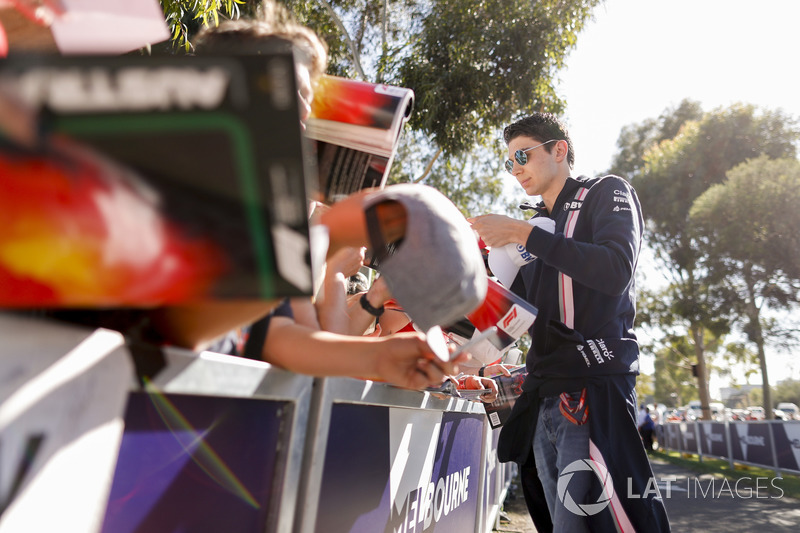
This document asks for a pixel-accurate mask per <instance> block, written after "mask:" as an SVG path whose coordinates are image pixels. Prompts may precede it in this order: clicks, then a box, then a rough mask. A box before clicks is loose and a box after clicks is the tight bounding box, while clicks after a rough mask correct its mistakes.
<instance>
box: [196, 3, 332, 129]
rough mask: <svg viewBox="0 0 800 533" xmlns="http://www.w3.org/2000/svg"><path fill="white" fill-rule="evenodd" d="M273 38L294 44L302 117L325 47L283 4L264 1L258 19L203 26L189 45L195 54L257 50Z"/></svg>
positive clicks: (323, 61) (321, 70) (308, 107)
mask: <svg viewBox="0 0 800 533" xmlns="http://www.w3.org/2000/svg"><path fill="white" fill-rule="evenodd" d="M274 39H283V40H286V41H289V42H291V43H292V45H293V46H294V50H295V58H296V61H297V67H298V68H297V83H298V91H299V93H300V97H301V113H302V116H303V117H302V118H303V120H305V119H306V118H307V116H308V113H309V112H310V110H311V101H312V100H313V97H314V89H315V88H316V85H317V82H318V81H319V79H320V78H321V77H322V75H323V74H324V73H325V70H327V68H328V47H327V45H326V44H325V42H324V41H323V40H322V39H320V38H319V36H318V35H317V34H316V33H315V32H314V31H313V30H311V29H310V28H307V27H305V26H303V25H302V24H300V23H299V22H297V20H296V19H295V18H294V17H293V16H292V14H291V13H290V12H289V11H288V9H286V8H285V7H284V6H283V5H281V4H277V3H275V2H273V1H271V0H266V1H265V2H264V5H263V6H262V7H261V9H260V14H259V16H258V17H257V18H252V19H237V20H226V21H224V22H222V23H221V24H220V25H218V26H213V27H211V26H209V27H205V28H203V29H202V30H201V31H200V32H199V33H198V34H197V36H196V37H195V38H194V40H193V42H192V45H193V46H194V51H195V53H196V54H206V53H209V52H213V53H217V54H236V53H244V52H250V53H252V52H254V51H255V53H259V52H258V47H259V45H266V44H267V43H269V42H272V41H273V40H274Z"/></svg>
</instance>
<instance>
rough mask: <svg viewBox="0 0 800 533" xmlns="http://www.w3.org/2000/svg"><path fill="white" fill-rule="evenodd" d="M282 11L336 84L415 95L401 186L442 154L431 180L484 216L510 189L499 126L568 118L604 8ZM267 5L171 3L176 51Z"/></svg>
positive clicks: (226, 0)
mask: <svg viewBox="0 0 800 533" xmlns="http://www.w3.org/2000/svg"><path fill="white" fill-rule="evenodd" d="M280 1H282V3H284V4H285V5H287V7H289V9H290V10H291V11H292V12H293V13H294V14H295V16H296V17H297V18H298V20H299V21H300V22H301V23H303V24H305V25H307V26H309V27H310V28H312V29H314V30H315V31H316V32H317V33H318V34H319V35H320V36H321V37H322V38H323V39H324V40H325V41H326V42H327V44H328V48H329V68H328V73H329V74H334V75H338V76H343V77H348V78H361V77H362V76H361V72H363V73H364V75H363V77H364V79H366V81H373V82H381V83H388V84H392V85H398V86H402V87H409V88H411V89H413V90H414V92H415V95H416V102H415V108H414V113H413V114H412V115H411V119H410V122H409V125H408V129H410V130H411V131H412V132H413V133H414V134H416V135H415V136H414V141H413V144H410V145H411V146H413V147H414V149H413V150H407V151H406V152H405V153H404V154H403V155H404V157H399V156H398V157H397V158H396V163H395V165H394V168H397V167H398V166H399V167H402V168H400V169H398V170H397V171H395V172H394V175H393V177H392V179H393V180H394V181H401V180H404V179H405V180H416V179H418V177H419V176H421V175H422V173H423V170H422V169H423V168H424V167H425V166H426V165H427V164H428V163H430V162H431V161H432V159H433V157H434V154H441V157H439V156H436V157H437V160H436V162H435V166H434V167H433V168H432V169H431V170H432V173H431V175H430V176H429V177H427V178H426V180H425V182H426V183H429V184H431V185H434V186H436V187H439V188H441V189H442V190H443V192H445V193H446V194H448V195H451V197H453V198H454V201H456V202H457V204H458V205H459V206H460V207H461V208H462V209H463V210H464V211H469V212H475V210H476V209H481V208H483V207H484V206H486V205H488V204H490V203H492V202H493V201H494V200H495V199H496V198H497V197H498V195H499V191H500V190H501V189H500V185H499V179H498V178H497V177H496V175H497V174H499V172H500V170H499V165H498V164H497V163H496V162H495V161H493V162H492V164H491V165H489V164H487V162H488V160H489V159H490V157H489V156H488V153H489V152H493V151H495V150H496V139H497V138H498V137H499V132H498V130H499V128H500V127H502V126H504V125H506V124H508V123H509V122H511V121H513V120H515V119H516V118H518V117H520V116H523V115H526V114H529V113H530V112H531V111H534V110H547V111H552V112H555V113H559V112H561V111H563V108H564V103H563V101H562V100H561V99H560V98H559V97H558V96H557V95H556V93H555V89H554V86H555V77H556V75H557V73H558V71H559V70H560V69H561V68H563V67H564V64H565V60H566V57H567V54H568V53H569V51H570V50H571V49H573V48H574V47H575V45H576V43H577V38H578V34H579V32H580V31H581V29H582V28H583V27H584V25H585V23H586V22H587V21H588V20H589V19H590V17H591V10H592V9H593V8H594V7H595V6H597V5H598V4H599V3H601V1H602V0H539V1H536V2H531V1H528V0H448V1H447V2H436V1H431V0H385V1H381V2H374V1H370V0H280ZM258 4H259V2H257V1H255V0H247V1H246V2H243V0H162V5H163V6H164V11H165V14H166V16H167V20H168V22H169V24H170V27H171V28H172V31H173V43H174V44H175V45H176V46H180V47H182V48H184V49H186V50H187V51H188V50H189V41H188V39H190V38H191V36H192V35H193V33H194V32H195V31H196V30H197V29H198V28H199V26H200V24H202V23H203V22H208V23H215V22H216V21H217V20H219V18H220V17H222V16H226V17H231V18H235V17H236V16H237V13H245V12H248V13H249V12H253V11H254V6H255V7H257V5H258ZM240 7H241V9H240ZM462 156H465V157H462ZM425 157H429V159H424V158H425ZM480 197H483V198H480Z"/></svg>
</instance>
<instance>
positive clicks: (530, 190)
mask: <svg viewBox="0 0 800 533" xmlns="http://www.w3.org/2000/svg"><path fill="white" fill-rule="evenodd" d="M546 141H548V139H544V140H539V139H534V138H532V137H528V136H526V135H521V136H519V137H515V138H513V139H511V141H509V143H508V157H509V159H511V160H512V161H514V167H513V169H512V171H511V175H513V176H514V178H515V179H516V180H517V182H518V183H519V184H520V186H522V188H523V190H524V191H525V193H526V194H527V195H528V196H541V195H543V194H544V193H545V192H546V191H547V190H548V189H549V188H550V186H551V185H552V184H553V181H554V179H555V177H556V175H557V165H556V162H555V160H554V157H553V156H554V153H555V151H556V146H554V145H555V144H556V143H550V144H547V145H543V143H545V142H546ZM559 142H562V141H559ZM537 145H542V146H537ZM532 147H536V148H533V149H532V150H527V151H526V152H525V156H526V157H527V162H526V163H525V164H524V165H520V164H519V163H518V162H517V161H516V159H515V156H514V154H515V153H516V151H517V150H526V149H528V148H532ZM545 148H549V149H550V150H551V153H548V152H547V150H546V149H545Z"/></svg>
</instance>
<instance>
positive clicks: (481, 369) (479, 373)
mask: <svg viewBox="0 0 800 533" xmlns="http://www.w3.org/2000/svg"><path fill="white" fill-rule="evenodd" d="M484 370H486V367H485V366H482V367H480V368H479V369H478V375H479V376H480V377H482V378H483V377H486V376H484V375H483V371H484Z"/></svg>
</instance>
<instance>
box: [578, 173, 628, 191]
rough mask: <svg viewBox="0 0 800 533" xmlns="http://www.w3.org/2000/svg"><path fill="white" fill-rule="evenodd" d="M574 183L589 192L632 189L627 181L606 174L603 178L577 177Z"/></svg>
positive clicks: (614, 175)
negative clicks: (589, 190)
mask: <svg viewBox="0 0 800 533" xmlns="http://www.w3.org/2000/svg"><path fill="white" fill-rule="evenodd" d="M576 181H577V182H578V183H580V184H581V186H582V187H585V188H587V189H591V190H594V189H597V190H600V189H608V188H612V189H613V188H616V189H623V190H626V191H628V190H631V189H632V187H631V184H630V183H629V182H628V181H627V180H625V179H624V178H621V177H620V176H617V175H616V174H606V175H603V176H595V177H593V178H589V177H587V176H579V177H578V178H576Z"/></svg>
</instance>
